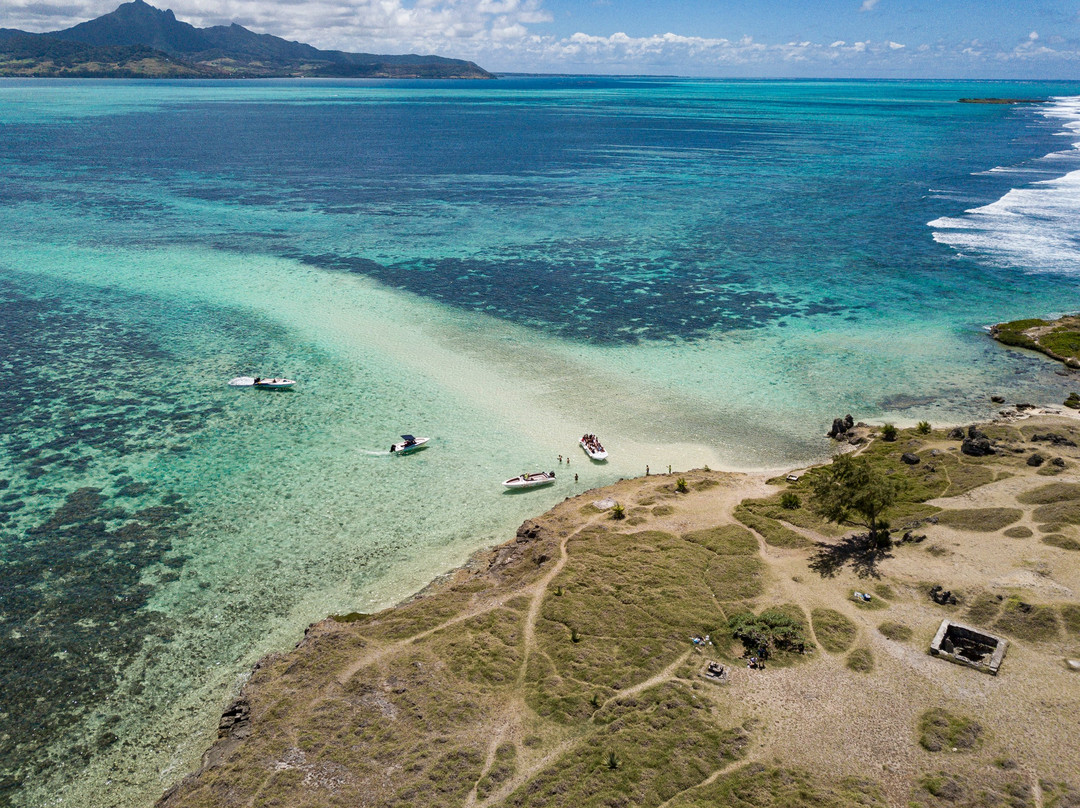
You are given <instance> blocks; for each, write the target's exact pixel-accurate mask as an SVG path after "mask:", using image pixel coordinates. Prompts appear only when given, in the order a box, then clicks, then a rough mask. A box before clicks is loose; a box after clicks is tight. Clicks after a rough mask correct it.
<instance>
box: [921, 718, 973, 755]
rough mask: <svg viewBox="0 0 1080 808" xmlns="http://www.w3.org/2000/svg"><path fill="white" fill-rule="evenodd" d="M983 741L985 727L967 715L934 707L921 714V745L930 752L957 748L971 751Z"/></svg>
mask: <svg viewBox="0 0 1080 808" xmlns="http://www.w3.org/2000/svg"><path fill="white" fill-rule="evenodd" d="M982 742H983V728H982V726H981V725H980V724H978V723H977V722H976V721H974V720H973V719H971V718H967V717H966V716H957V715H953V714H952V713H950V712H949V711H948V710H945V709H943V708H941V707H934V708H932V709H930V710H927V711H926V712H924V713H923V714H922V715H921V716H919V745H920V746H921V747H922V748H923V749H925V750H926V751H928V752H940V751H942V750H945V751H949V750H951V749H956V750H960V751H964V752H970V751H972V750H974V749H977V748H978V747H979V746H981V745H982Z"/></svg>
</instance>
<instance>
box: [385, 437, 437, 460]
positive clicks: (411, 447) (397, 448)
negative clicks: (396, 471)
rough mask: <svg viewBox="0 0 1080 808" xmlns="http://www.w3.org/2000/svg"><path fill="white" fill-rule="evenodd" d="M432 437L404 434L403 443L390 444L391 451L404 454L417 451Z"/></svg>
mask: <svg viewBox="0 0 1080 808" xmlns="http://www.w3.org/2000/svg"><path fill="white" fill-rule="evenodd" d="M429 440H431V438H414V437H413V436H412V435H402V436H401V443H394V444H391V446H390V453H391V454H397V455H403V454H409V453H410V452H415V451H416V450H417V449H419V448H421V447H422V446H423V445H424V444H425V443H427V442H428V441H429Z"/></svg>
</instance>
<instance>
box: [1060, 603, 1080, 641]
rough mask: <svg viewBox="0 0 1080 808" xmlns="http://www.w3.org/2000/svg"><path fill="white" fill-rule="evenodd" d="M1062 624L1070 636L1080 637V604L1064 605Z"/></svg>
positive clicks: (1062, 607)
mask: <svg viewBox="0 0 1080 808" xmlns="http://www.w3.org/2000/svg"><path fill="white" fill-rule="evenodd" d="M1061 622H1062V625H1064V627H1065V632H1066V633H1067V634H1068V635H1070V636H1071V637H1080V604H1076V603H1066V604H1063V605H1062V606H1061Z"/></svg>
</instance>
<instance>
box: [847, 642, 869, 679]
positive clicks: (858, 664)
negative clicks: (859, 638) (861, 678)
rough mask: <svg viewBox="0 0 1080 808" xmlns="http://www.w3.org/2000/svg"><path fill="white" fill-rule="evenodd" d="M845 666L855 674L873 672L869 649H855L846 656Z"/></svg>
mask: <svg viewBox="0 0 1080 808" xmlns="http://www.w3.org/2000/svg"><path fill="white" fill-rule="evenodd" d="M847 666H848V668H849V669H851V670H853V671H855V672H856V673H870V672H871V671H873V670H874V655H873V654H872V653H870V649H869V648H856V649H855V650H854V651H852V652H851V653H850V654H848V658H847Z"/></svg>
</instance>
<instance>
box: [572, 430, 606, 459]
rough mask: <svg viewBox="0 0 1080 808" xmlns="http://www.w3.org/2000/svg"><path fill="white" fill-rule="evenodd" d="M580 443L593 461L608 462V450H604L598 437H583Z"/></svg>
mask: <svg viewBox="0 0 1080 808" xmlns="http://www.w3.org/2000/svg"><path fill="white" fill-rule="evenodd" d="M578 443H580V444H581V448H582V449H584V450H585V454H587V455H588V456H589V457H590V458H591V459H593V460H607V450H606V449H604V447H603V445H602V444H601V443H600V439H599V438H598V437H596V435H582V436H581V440H580V441H578Z"/></svg>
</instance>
